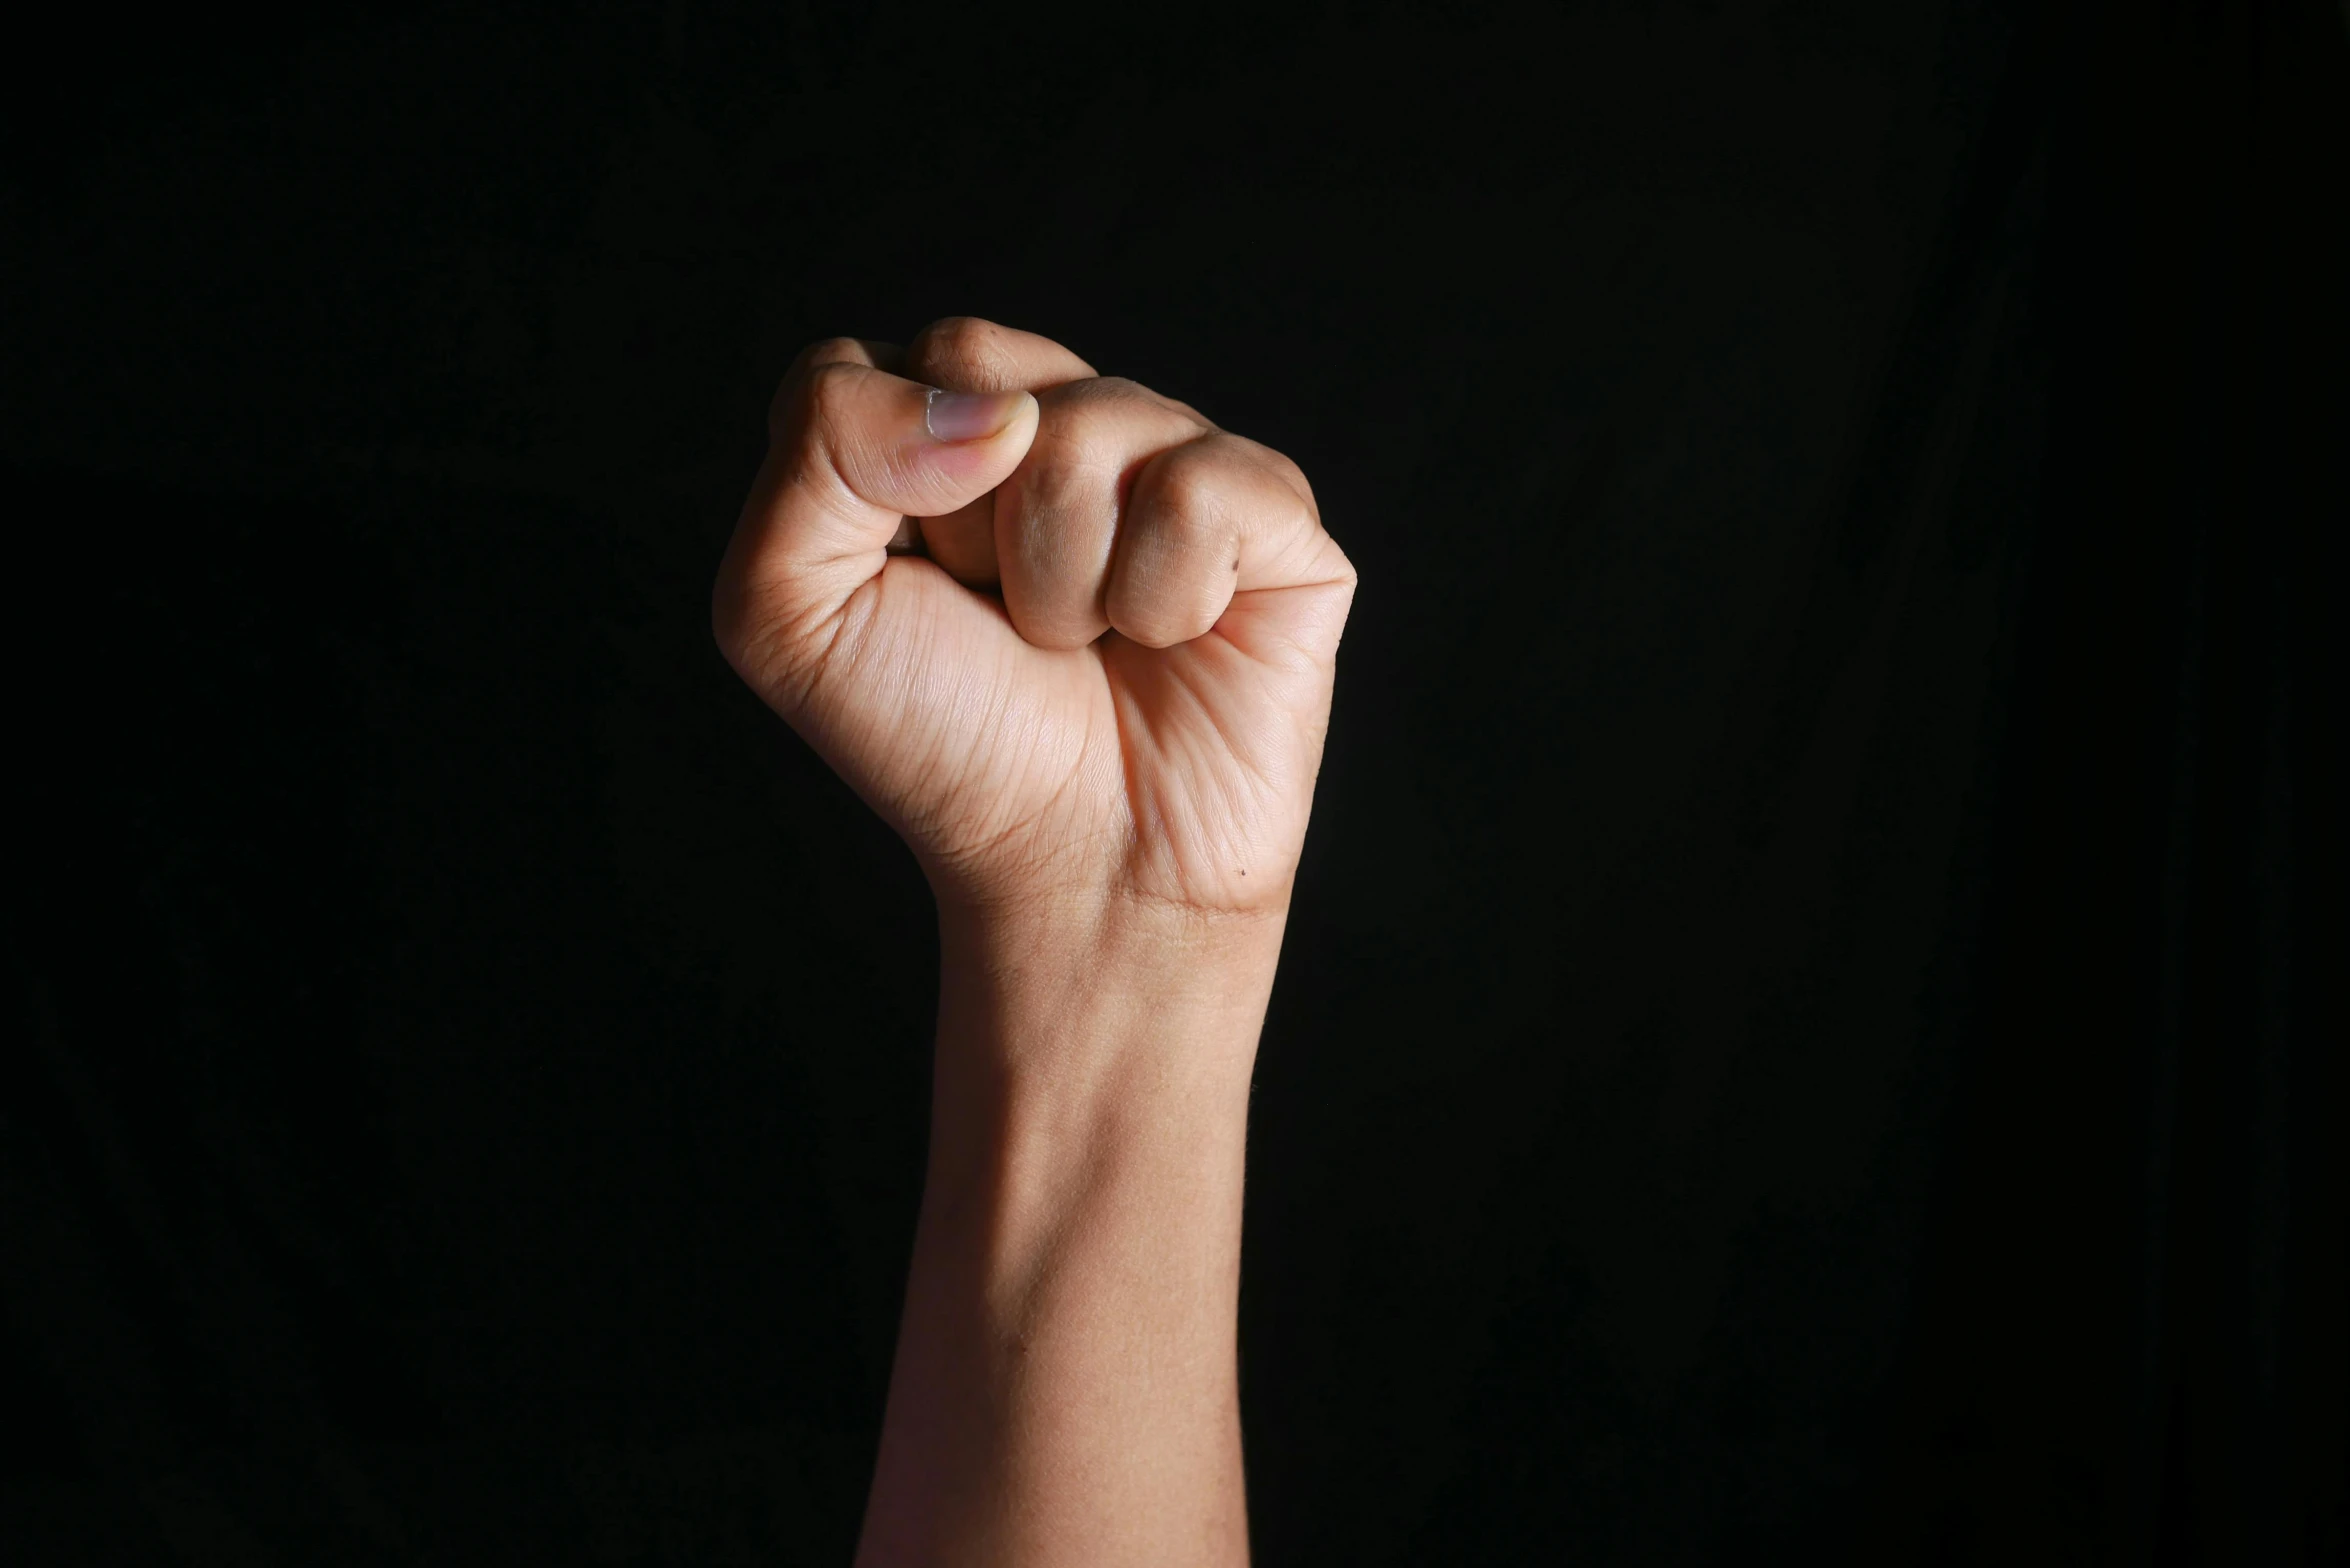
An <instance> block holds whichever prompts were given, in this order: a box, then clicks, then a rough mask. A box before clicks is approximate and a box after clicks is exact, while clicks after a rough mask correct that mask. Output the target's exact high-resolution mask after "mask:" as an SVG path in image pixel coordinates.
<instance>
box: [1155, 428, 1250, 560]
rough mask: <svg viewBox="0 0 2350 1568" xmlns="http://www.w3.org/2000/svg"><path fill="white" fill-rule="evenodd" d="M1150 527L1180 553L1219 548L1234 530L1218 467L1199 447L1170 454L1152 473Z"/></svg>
mask: <svg viewBox="0 0 2350 1568" xmlns="http://www.w3.org/2000/svg"><path fill="white" fill-rule="evenodd" d="M1150 477H1151V486H1150V491H1149V493H1148V495H1147V497H1146V498H1145V505H1146V507H1147V509H1148V513H1149V521H1150V526H1151V527H1152V528H1153V529H1154V530H1156V531H1157V532H1159V533H1161V534H1163V535H1165V536H1166V538H1167V540H1168V542H1169V543H1170V544H1171V545H1172V546H1173V547H1174V548H1175V549H1176V550H1178V551H1179V552H1181V553H1183V554H1191V553H1193V552H1196V551H1200V550H1205V549H1211V548H1215V549H1220V548H1221V546H1222V545H1223V543H1224V541H1225V539H1226V538H1227V537H1228V536H1229V535H1230V534H1231V533H1232V531H1233V529H1232V519H1231V508H1230V503H1229V501H1228V499H1227V495H1226V487H1225V484H1224V482H1223V479H1222V476H1220V475H1219V474H1218V473H1217V471H1216V466H1215V464H1214V463H1213V462H1212V461H1209V460H1208V459H1207V458H1206V457H1205V456H1204V455H1202V454H1200V453H1199V452H1197V451H1196V449H1191V448H1185V449H1182V450H1179V451H1177V452H1174V453H1172V454H1170V455H1169V457H1168V459H1167V461H1165V462H1163V463H1160V464H1158V465H1157V466H1156V468H1155V469H1154V470H1153V472H1152V474H1151V476H1150Z"/></svg>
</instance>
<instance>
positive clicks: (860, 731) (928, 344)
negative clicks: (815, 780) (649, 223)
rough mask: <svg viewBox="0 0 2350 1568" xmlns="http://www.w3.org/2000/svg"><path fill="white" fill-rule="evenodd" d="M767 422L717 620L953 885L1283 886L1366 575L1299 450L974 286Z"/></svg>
mask: <svg viewBox="0 0 2350 1568" xmlns="http://www.w3.org/2000/svg"><path fill="white" fill-rule="evenodd" d="M770 426H771V430H770V433H771V442H770V446H769V450H768V454H767V458H766V461H765V462H764V464H763V465H762V466H761V468H760V470H759V474H758V478H757V480H756V481H755V482H754V484H753V486H752V489H751V494H750V498H749V500H748V502H747V503H746V504H745V506H744V508H743V514H742V519H741V522H740V523H739V524H738V526H737V527H736V529H735V534H734V538H733V541H732V543H731V544H730V546H729V547H728V549H727V553H726V558H725V562H724V564H723V566H722V567H721V569H720V572H719V577H718V584H717V589H716V592H715V595H714V603H713V615H714V622H715V626H716V630H717V635H718V640H719V643H720V645H721V646H722V647H723V648H724V650H725V652H726V655H727V658H728V659H729V660H730V661H731V662H732V663H733V665H734V667H735V669H736V670H738V671H739V672H741V674H742V676H743V678H744V679H745V680H747V681H748V682H749V683H750V684H751V685H752V687H753V688H755V689H756V690H757V691H758V692H759V694H760V695H761V696H762V697H764V698H765V699H766V700H767V702H768V703H769V704H770V705H771V706H773V707H774V709H775V710H776V712H778V713H780V714H781V715H782V716H783V717H784V718H785V719H786V720H787V721H789V722H790V723H791V725H792V726H793V728H795V729H796V730H798V731H799V733H800V734H801V735H802V736H804V737H805V738H806V739H807V741H808V742H809V744H810V745H812V746H814V747H815V749H816V751H817V752H818V753H819V754H820V755H821V756H823V757H824V759H825V760H826V761H827V762H828V763H830V764H831V765H832V767H833V768H835V769H836V770H837V771H838V772H839V773H840V774H841V776H842V777H843V778H845V779H846V780H847V781H848V782H849V783H850V784H851V785H852V786H853V787H854V788H855V789H856V790H857V791H858V793H859V794H860V795H862V796H863V797H864V799H865V800H866V801H867V802H868V803H870V804H871V805H872V806H873V807H874V809H875V810H877V811H879V812H880V813H881V814H882V816H883V817H884V818H885V819H886V820H887V821H888V822H889V823H890V824H891V825H892V826H893V827H895V828H896V829H897V831H898V832H899V833H900V834H902V835H903V836H904V837H905V839H906V841H907V842H908V843H909V844H910V845H911V846H912V847H913V849H914V851H915V853H916V855H917V856H918V857H919V859H920V861H921V863H922V865H923V868H924V870H925V871H926V872H927V874H928V875H929V877H930V880H931V883H932V886H933V888H934V889H935V890H936V892H937V893H938V896H939V897H940V899H941V901H942V902H943V903H951V904H953V905H954V906H956V907H960V908H964V909H968V910H971V911H974V912H982V913H984V912H993V911H998V910H1010V909H1033V908H1046V909H1051V910H1054V911H1056V912H1059V913H1062V914H1069V915H1080V916H1090V915H1097V914H1109V913H1112V912H1114V909H1115V906H1118V905H1122V904H1129V905H1136V906H1148V907H1150V908H1151V909H1153V910H1166V911H1171V912H1174V913H1176V914H1178V915H1186V914H1200V915H1225V914H1275V915H1277V914H1278V913H1279V912H1281V911H1283V910H1284V909H1285V908H1286V906H1287V902H1288V898H1289V891H1290V885H1291V881H1292V877H1293V874H1294V871H1295V868H1296V864H1297V857H1298V850H1299V846H1300V843H1301V840H1302V839H1303V836H1304V833H1305V826H1306V816H1307V812H1308V809H1309V806H1310V804H1311V798H1312V793H1313V785H1314V775H1315V772H1316V769H1317V768H1318V767H1319V765H1320V761H1321V754H1322V739H1323V733H1324V730H1325V728H1326V726H1327V723H1328V717H1329V711H1330V686H1331V671H1332V664H1333V660H1334V658H1335V655H1336V653H1337V650H1338V640H1339V634H1340V631H1341V629H1342V628H1343V627H1344V625H1345V622H1346V615H1347V609H1348V606H1349V604H1350V603H1351V602H1352V600H1353V597H1354V586H1355V573H1354V569H1353V567H1352V566H1351V565H1350V564H1349V563H1348V561H1347V558H1346V556H1345V555H1344V554H1343V553H1342V552H1341V551H1340V550H1339V548H1338V546H1337V545H1336V544H1335V543H1334V542H1333V541H1332V540H1331V538H1330V536H1329V535H1328V534H1326V533H1324V532H1323V531H1322V523H1321V518H1320V515H1319V513H1318V511H1317V510H1316V508H1315V505H1314V496H1313V491H1312V490H1311V489H1310V488H1309V487H1308V485H1307V483H1306V480H1305V476H1304V475H1303V474H1301V473H1300V472H1299V471H1298V468H1297V465H1296V464H1294V463H1292V462H1290V461H1289V459H1287V458H1285V457H1283V456H1282V455H1281V454H1280V453H1278V452H1274V451H1272V450H1270V449H1268V448H1266V447H1263V446H1260V445H1258V444H1257V443H1256V442H1254V441H1250V440H1247V439H1245V438H1243V437H1241V436H1236V435H1232V434H1229V433H1227V432H1225V431H1222V430H1219V429H1217V428H1216V427H1215V426H1214V425H1212V424H1210V423H1209V422H1208V421H1207V420H1206V419H1205V418H1203V417H1202V416H1201V415H1200V414H1199V413H1198V412H1197V411H1196V410H1194V409H1192V408H1190V407H1188V406H1186V405H1184V404H1182V403H1178V402H1175V401H1174V400H1172V399H1170V398H1165V397H1161V396H1159V395H1158V394H1157V393H1154V392H1151V391H1149V390H1147V389H1145V388H1143V387H1140V386H1137V385H1135V384H1134V383H1133V382H1131V381H1124V380H1120V379H1118V378H1116V377H1110V376H1100V375H1096V374H1095V373H1094V370H1093V368H1092V367H1091V366H1090V365H1088V364H1086V363H1085V361H1083V360H1081V359H1079V358H1078V357H1077V356H1076V355H1075V354H1073V353H1071V352H1070V351H1069V350H1067V349H1065V348H1063V347H1061V346H1060V345H1059V344H1057V343H1054V342H1051V341H1050V340H1048V339H1045V338H1041V337H1037V336H1034V335H1032V334H1029V333H1025V332H1018V331H1014V330H1012V329H1010V328H1007V327H1001V326H996V325H994V324H992V323H989V322H985V321H979V320H973V319H967V318H963V319H950V320H946V321H941V322H937V323H935V324H933V325H932V326H930V327H928V328H927V329H925V330H924V331H923V332H922V333H921V334H920V336H918V337H917V338H916V339H915V340H914V342H913V344H912V345H911V346H910V347H908V348H906V349H904V350H899V349H897V348H894V347H891V346H889V345H885V344H880V343H871V342H864V341H860V340H857V339H852V338H836V339H833V340H830V341H828V342H823V343H819V344H816V345H814V346H813V347H811V348H809V349H807V350H806V351H805V352H803V353H802V354H801V355H800V356H799V358H798V360H797V361H795V362H794V364H793V365H792V367H791V370H790V372H789V374H788V375H787V376H786V377H785V379H784V382H783V386H782V388H781V390H780V391H778V393H777V394H776V398H775V404H774V408H773V412H772V415H771V421H770Z"/></svg>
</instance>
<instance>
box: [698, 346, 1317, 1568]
mask: <svg viewBox="0 0 2350 1568" xmlns="http://www.w3.org/2000/svg"><path fill="white" fill-rule="evenodd" d="M933 388H936V389H943V390H944V391H945V392H946V393H948V394H966V395H967V396H965V397H962V398H960V399H958V398H956V397H954V396H946V397H939V398H937V399H936V400H935V401H934V398H933V393H932V392H931V390H930V389H933ZM989 395H992V397H990V396H989ZM941 434H944V435H949V436H956V437H959V439H948V440H941V439H938V436H939V435H941ZM770 435H771V441H770V447H769V451H768V454H767V457H766V460H765V462H764V463H763V464H762V465H761V468H760V471H759V474H758V477H757V479H756V480H755V481H754V483H753V486H752V490H751V494H750V498H749V500H748V501H747V502H746V503H745V506H744V509H743V514H742V519H741V522H740V523H739V525H738V526H737V528H736V531H735V536H734V539H733V542H732V543H731V544H730V546H729V547H728V550H727V554H726V559H725V562H724V564H723V565H722V567H721V568H720V572H719V578H718V583H717V587H716V590H715V593H714V595H713V621H714V625H715V629H716V632H717V636H718V641H719V644H720V646H721V647H722V648H723V649H724V650H725V652H726V655H727V657H728V659H729V660H730V661H731V662H732V663H733V665H734V667H735V668H736V670H737V671H739V672H740V673H741V674H742V676H743V678H744V679H745V680H746V681H748V682H749V683H750V684H751V685H752V687H753V688H755V689H756V690H757V691H758V692H759V693H760V695H761V696H762V697H764V698H765V699H766V700H767V702H768V703H769V704H770V705H771V706H772V707H773V708H774V709H775V711H776V712H777V713H779V714H780V715H782V716H783V718H784V719H785V720H786V721H787V722H789V723H790V724H791V726H792V727H793V728H794V729H795V730H797V731H798V732H799V734H800V735H801V736H802V737H804V738H805V739H806V740H807V742H808V743H809V744H810V745H811V746H813V747H814V748H815V750H816V751H817V752H818V754H819V755H821V756H822V757H823V758H824V759H825V760H826V762H828V763H829V764H830V765H831V766H832V767H833V768H834V769H835V770H837V771H838V772H839V773H840V775H841V776H842V777H843V778H844V779H846V780H847V781H848V782H849V784H851V785H852V786H853V787H854V788H855V789H856V790H857V792H858V793H859V794H860V795H861V796H862V797H863V798H864V799H865V800H866V802H867V803H868V804H870V805H871V806H872V807H873V809H874V810H876V811H878V812H879V813H880V814H881V815H882V817H883V818H884V819H885V820H887V821H888V822H889V823H890V824H891V825H892V826H893V827H894V828H895V829H896V830H897V831H898V832H899V833H900V834H901V835H902V836H903V837H904V838H905V840H906V842H907V844H908V845H909V846H910V847H911V848H912V849H913V851H914V854H915V856H916V857H917V859H918V860H919V862H920V864H921V865H922V868H923V870H924V873H925V874H926V875H927V877H928V878H929V881H930V885H931V888H932V890H933V892H934V894H935V895H936V898H937V901H938V909H939V929H940V948H941V954H942V973H941V977H940V1008H939V1031H938V1042H937V1050H936V1054H935V1057H934V1071H933V1097H932V1113H931V1139H930V1153H929V1166H928V1171H927V1177H926V1184H925V1189H924V1197H923V1206H922V1214H921V1219H920V1222H919V1225H918V1228H917V1231H916V1236H915V1246H914V1255H913V1261H912V1266H911V1270H910V1273H909V1277H908V1281H907V1295H906V1306H905V1314H904V1319H903V1322H902V1325H901V1329H900V1334H899V1341H898V1352H897V1359H896V1363H895V1366H894V1368H893V1371H892V1374H891V1383H890V1393H889V1402H888V1407H887V1410H886V1413H885V1416H884V1419H883V1430H882V1440H881V1451H880V1455H879V1459H878V1463H877V1465H876V1469H875V1473H874V1478H873V1487H872V1492H871V1495H870V1498H869V1500H868V1504H867V1510H866V1517H865V1526H864V1533H863V1537H862V1539H861V1541H860V1545H859V1549H858V1555H857V1562H858V1563H859V1564H860V1565H861V1568H883V1565H893V1568H894V1565H899V1564H943V1563H957V1564H961V1563H975V1564H976V1563H1006V1564H1010V1563H1018V1564H1023V1565H1030V1564H1060V1563H1064V1562H1066V1563H1087V1564H1106V1563H1121V1564H1123V1563H1137V1564H1141V1563H1159V1562H1166V1563H1184V1564H1205V1563H1216V1564H1223V1563H1243V1562H1245V1561H1247V1557H1248V1532H1247V1519H1246V1508H1245V1502H1244V1495H1243V1483H1242V1471H1241V1451H1240V1420H1239V1398H1238V1387H1237V1379H1236V1360H1235V1345H1234V1321H1235V1313H1236V1308H1237V1301H1238V1290H1239V1258H1240V1207H1241V1203H1240V1199H1241V1175H1242V1165H1243V1159H1242V1155H1243V1147H1244V1142H1245V1127H1246V1118H1247V1102H1248V1081H1249V1074H1250V1071H1251V1069H1252V1066H1253V1063H1254V1058H1255V1052H1256V1041H1257V1035H1258V1032H1259V1030H1260V1028H1261V1027H1262V1024H1263V1018H1264V1010H1265V1004H1266V1001H1267V999H1268V997H1269V996H1270V993H1271V989H1272V981H1273V972H1274V967H1275V963H1276V961H1277V959H1278V957H1279V953H1280V944H1281V933H1282V928H1283V924H1284V921H1285V919H1286V916H1287V912H1288V908H1289V901H1290V891H1291V887H1292V884H1293V881H1294V878H1295V873H1296V867H1297V859H1298V852H1299V849H1300V846H1301V844H1302V841H1303V839H1304V835H1305V828H1306V820H1307V815H1308V811H1309V809H1310V806H1311V803H1312V795H1313V785H1314V778H1315V774H1316V772H1317V770H1318V769H1319V767H1320V763H1321V754H1322V741H1323V734H1324V731H1325V729H1326V726H1327V722H1328V716H1329V710H1330V690H1331V679H1332V669H1333V664H1334V661H1335V657H1336V654H1337V650H1338V642H1339V636H1340V633H1341V631H1342V630H1343V628H1344V626H1345V622H1346V616H1347V611H1348V608H1349V606H1350V604H1351V603H1352V600H1353V595H1354V587H1355V574H1354V569H1353V567H1352V566H1351V565H1350V564H1349V562H1348V561H1347V559H1346V556H1345V555H1344V554H1343V553H1342V552H1341V551H1340V550H1339V548H1338V546H1337V545H1336V544H1335V543H1333V542H1332V541H1331V539H1330V537H1329V535H1328V534H1327V533H1325V532H1324V531H1323V529H1322V525H1321V519H1320V514H1319V512H1318V510H1317V508H1316V506H1315V504H1314V498H1313V492H1312V489H1311V487H1310V486H1308V484H1307V483H1306V480H1305V477H1304V475H1303V474H1301V473H1300V472H1299V471H1298V469H1297V466H1296V465H1295V464H1294V463H1292V462H1290V461H1289V460H1288V459H1287V458H1285V457H1283V456H1281V455H1280V454H1279V453H1277V452H1274V451H1272V450H1270V449H1268V448H1266V447H1263V446H1260V445H1258V444H1257V443H1255V442H1252V441H1248V440H1246V439H1244V438H1242V437H1239V436H1235V435H1232V434H1230V433H1228V432H1225V431H1222V430H1219V429H1217V428H1216V427H1215V426H1214V425H1213V424H1211V423H1210V422H1209V421H1208V420H1207V419H1205V418H1204V417H1202V416H1201V415H1200V414H1199V413H1198V412H1197V411H1196V410H1194V409H1192V408H1190V407H1188V406H1186V405H1185V404H1182V403H1178V402H1175V401H1174V400H1172V399H1169V398H1165V397H1161V396H1159V395H1158V394H1156V393H1153V392H1150V391H1148V390H1147V389H1145V388H1143V387H1140V386H1137V385H1135V384H1134V383H1132V382H1130V381H1124V380H1120V379H1118V378H1115V377H1103V376H1099V375H1096V374H1095V372H1094V370H1093V368H1092V367H1091V366H1089V365H1087V364H1086V363H1085V362H1084V361H1083V360H1081V359H1079V358H1078V357H1077V356H1076V355H1074V354H1073V353H1071V352H1070V351H1069V350H1067V349H1065V348H1063V347H1061V346H1060V345H1059V344H1057V343H1054V342H1051V341H1050V340H1048V339H1045V338H1041V337H1037V336H1034V335H1032V334H1029V333H1024V332H1018V331H1014V330H1012V329H1010V328H1006V327H1001V326H997V325H994V324H992V323H989V322H984V321H978V320H974V319H970V318H954V319H950V320H947V321H941V322H937V323H934V324H933V325H931V326H930V327H928V328H926V329H925V330H924V331H923V332H922V333H921V334H920V335H919V336H918V337H917V338H916V339H915V340H914V341H913V342H912V343H911V344H909V345H907V346H906V347H905V348H904V349H898V348H896V347H893V346H891V345H887V344H880V343H873V342H867V341H862V340H858V339H850V338H839V339H833V340H829V341H827V342H823V343H818V344H815V345H813V346H811V347H810V348H809V349H807V350H806V351H804V352H803V353H802V354H801V355H800V356H799V358H798V359H797V360H796V361H795V362H794V364H793V365H792V368H791V370H790V372H789V373H788V374H787V375H786V377H785V379H784V382H783V385H782V387H781V389H780V390H779V391H778V393H777V395H776V399H775V404H774V408H773V412H772V416H771V420H770Z"/></svg>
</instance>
